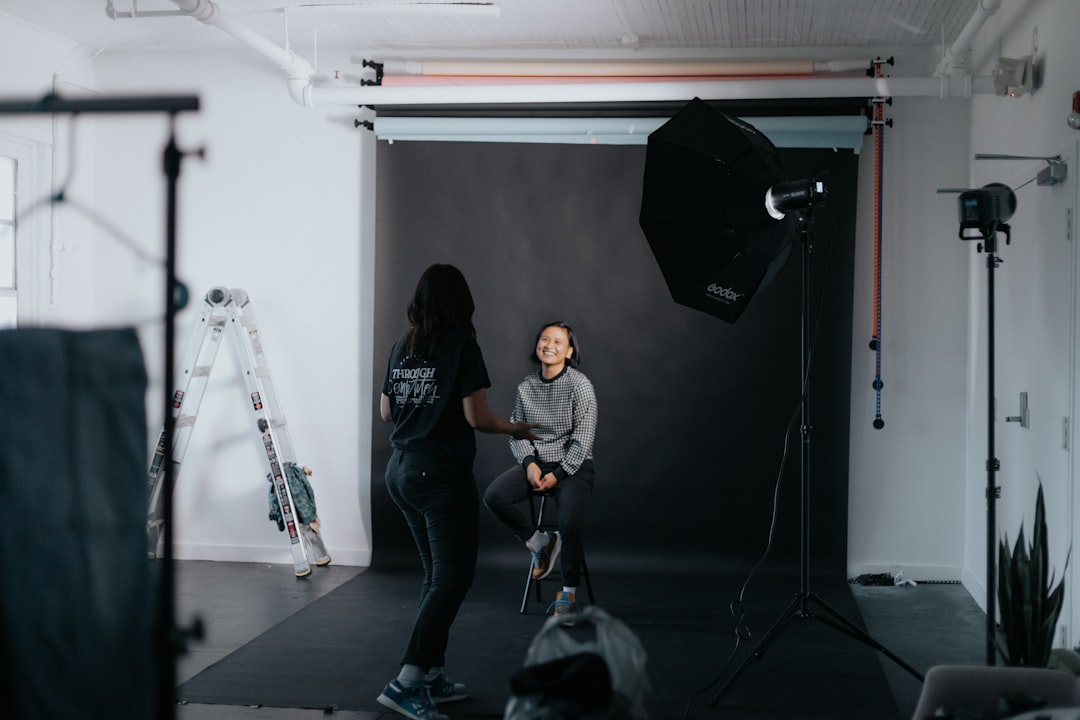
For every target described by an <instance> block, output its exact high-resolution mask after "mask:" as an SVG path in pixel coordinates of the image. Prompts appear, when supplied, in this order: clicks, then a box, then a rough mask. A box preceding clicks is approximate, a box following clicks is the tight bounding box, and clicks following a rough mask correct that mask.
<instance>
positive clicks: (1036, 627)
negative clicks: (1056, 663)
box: [998, 482, 1072, 667]
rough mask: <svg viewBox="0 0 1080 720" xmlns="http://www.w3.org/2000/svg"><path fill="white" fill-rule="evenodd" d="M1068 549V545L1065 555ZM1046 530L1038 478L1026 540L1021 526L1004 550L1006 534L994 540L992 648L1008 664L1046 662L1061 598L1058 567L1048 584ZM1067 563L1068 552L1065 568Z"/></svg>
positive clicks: (1063, 581) (1063, 580) (1041, 490)
mask: <svg viewBox="0 0 1080 720" xmlns="http://www.w3.org/2000/svg"><path fill="white" fill-rule="evenodd" d="M1071 554H1072V550H1071V549H1070V551H1069V555H1071ZM1049 555H1050V550H1049V541H1048V539H1047V532H1046V507H1045V504H1044V501H1043V489H1042V482H1040V483H1039V493H1038V496H1037V498H1036V500H1035V525H1034V528H1033V532H1032V539H1031V544H1030V545H1025V542H1024V526H1023V524H1021V525H1020V534H1019V535H1018V536H1017V538H1016V544H1015V545H1014V546H1013V549H1012V550H1011V551H1010V550H1009V546H1008V536H1006V537H1005V538H1004V539H1003V540H1002V541H1001V542H1000V543H999V544H998V606H999V611H1000V619H1001V634H1002V636H1003V637H1004V640H1005V648H1004V649H1002V648H1001V645H1000V644H998V651H999V652H1001V654H1002V655H1003V656H1004V658H1005V662H1006V663H1008V664H1009V665H1026V666H1029V667H1046V666H1047V664H1048V663H1049V661H1050V651H1051V649H1052V646H1053V642H1054V631H1055V630H1056V628H1057V621H1058V616H1059V615H1060V614H1061V608H1062V603H1063V601H1064V597H1065V578H1064V569H1063V570H1062V578H1061V580H1060V581H1059V582H1058V583H1057V586H1056V587H1055V586H1054V576H1053V573H1052V571H1051V569H1050V557H1049ZM1068 566H1069V556H1066V558H1065V567H1066V568H1067V567H1068Z"/></svg>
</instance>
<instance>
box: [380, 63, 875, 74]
mask: <svg viewBox="0 0 1080 720" xmlns="http://www.w3.org/2000/svg"><path fill="white" fill-rule="evenodd" d="M870 66H871V61H870V60H868V59H850V60H830V61H826V62H814V61H810V60H791V61H772V60H769V61H755V60H750V61H731V60H726V61H681V62H676V61H670V62H669V61H662V60H659V61H650V62H642V61H626V62H620V61H617V60H613V61H608V62H595V61H574V60H554V61H542V60H537V61H512V60H511V61H504V60H435V61H432V60H428V61H422V62H417V61H411V60H406V61H394V60H389V61H387V62H385V63H383V71H384V72H385V73H386V74H388V75H423V76H428V77H431V76H440V77H442V76H452V77H650V76H667V77H675V76H706V77H707V76H712V77H722V76H728V75H738V76H757V75H813V74H814V73H826V72H827V73H839V72H851V71H853V70H866V69H867V68H869V67H870Z"/></svg>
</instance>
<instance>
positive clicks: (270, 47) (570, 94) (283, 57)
mask: <svg viewBox="0 0 1080 720" xmlns="http://www.w3.org/2000/svg"><path fill="white" fill-rule="evenodd" d="M172 2H173V3H174V4H175V5H176V6H177V7H179V8H180V9H181V10H182V11H183V12H184V14H186V15H189V16H191V17H193V18H195V19H196V20H199V21H201V22H203V23H205V24H207V25H212V26H213V27H216V28H218V29H220V30H222V31H224V32H226V33H228V34H229V35H232V36H233V37H234V38H236V39H237V40H240V41H241V42H243V43H244V44H245V45H247V46H248V47H250V48H251V49H253V50H255V51H256V52H258V53H260V54H262V55H264V56H266V57H267V58H269V59H270V60H272V61H273V62H275V63H277V64H278V65H279V66H280V67H281V68H282V69H283V70H285V74H286V84H287V88H288V92H289V96H290V97H291V98H292V99H293V100H294V101H295V102H296V103H298V104H300V105H303V106H305V107H314V106H323V105H349V106H353V107H357V106H361V105H367V106H373V105H437V104H487V103H490V104H546V103H575V102H578V103H604V102H663V101H676V102H678V101H686V99H687V98H693V97H699V98H701V99H703V100H748V99H773V98H779V99H789V98H827V97H836V98H841V97H913V96H918V97H933V96H940V97H949V96H963V97H969V96H970V95H971V93H972V92H979V93H989V92H993V84H992V83H991V81H990V78H989V77H985V78H971V77H968V76H965V77H963V78H952V77H943V78H940V79H938V78H888V77H887V78H870V77H860V78H853V77H843V78H840V77H836V78H828V77H824V78H823V77H817V76H815V77H803V78H796V79H792V78H766V79H749V80H748V79H743V78H739V79H721V80H717V79H709V80H696V81H695V80H684V81H676V82H671V81H670V80H664V81H653V82H650V81H649V80H648V79H646V80H644V81H642V82H590V83H569V84H525V85H522V84H510V83H508V84H484V85H476V86H469V85H450V86H436V87H408V86H403V87H386V86H379V85H361V86H337V85H329V84H323V85H319V84H316V82H317V81H324V80H326V78H325V77H322V76H320V75H319V73H318V72H317V70H316V69H315V67H314V66H313V65H312V64H311V63H309V62H308V61H307V60H305V59H304V58H302V57H300V56H298V55H296V54H295V53H293V52H292V51H291V50H286V49H284V48H281V47H279V46H277V45H275V44H274V43H272V42H270V41H269V40H267V39H266V38H265V37H263V36H262V35H259V34H258V33H257V32H255V31H254V30H253V29H251V28H250V27H249V26H247V25H245V24H243V23H241V22H238V21H236V20H234V19H232V18H230V17H229V16H227V15H225V14H223V13H222V12H221V11H220V9H219V8H218V6H217V5H216V4H215V3H214V2H213V0H172ZM998 3H1000V0H980V7H983V6H987V7H988V8H989V6H992V5H995V4H998ZM995 9H996V8H995ZM972 24H973V23H969V25H972ZM980 24H981V23H980ZM976 29H977V28H976ZM965 30H966V29H965ZM973 32H974V30H972V31H971V33H972V34H973ZM965 34H967V33H962V35H965Z"/></svg>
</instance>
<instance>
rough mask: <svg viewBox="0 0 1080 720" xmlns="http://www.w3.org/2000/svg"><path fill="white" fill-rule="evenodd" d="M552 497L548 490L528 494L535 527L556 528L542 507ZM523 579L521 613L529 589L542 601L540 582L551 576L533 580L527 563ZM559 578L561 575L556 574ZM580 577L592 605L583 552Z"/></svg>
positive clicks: (525, 606) (590, 582) (593, 602)
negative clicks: (546, 518)
mask: <svg viewBox="0 0 1080 720" xmlns="http://www.w3.org/2000/svg"><path fill="white" fill-rule="evenodd" d="M550 497H552V493H551V491H550V490H537V491H534V492H532V493H530V494H529V512H530V513H536V529H537V530H542V531H552V530H557V529H558V525H556V524H554V523H550V522H545V521H544V508H545V507H546V506H547V500H548V498H550ZM536 498H540V503H539V506H538V505H537V502H536ZM526 577H527V579H526V580H525V593H524V594H523V595H522V596H521V610H520V612H521V614H522V615H524V614H525V610H526V608H527V607H528V606H529V590H531V589H532V588H534V587H535V588H536V602H543V598H542V597H541V594H540V583H542V582H544V581H545V580H551V579H552V576H551V575H548V576H547V577H546V578H543V579H542V580H534V579H533V576H532V563H531V562H530V563H529V574H528V575H527V576H526ZM558 577H559V579H560V580H561V579H562V577H561V575H560V576H558ZM581 579H582V580H584V581H585V590H586V591H587V592H588V593H589V602H590V603H591V604H593V605H595V604H596V599H595V598H594V597H593V591H592V580H590V579H589V564H588V563H587V562H586V561H585V553H584V552H582V554H581Z"/></svg>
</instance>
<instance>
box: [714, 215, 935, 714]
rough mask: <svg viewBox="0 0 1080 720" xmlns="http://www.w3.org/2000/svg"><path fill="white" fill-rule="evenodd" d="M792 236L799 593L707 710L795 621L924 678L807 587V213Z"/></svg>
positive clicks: (799, 218)
mask: <svg viewBox="0 0 1080 720" xmlns="http://www.w3.org/2000/svg"><path fill="white" fill-rule="evenodd" d="M797 223H798V226H797V228H798V229H797V232H798V236H799V244H800V245H801V258H802V272H801V275H802V302H801V304H802V318H801V319H802V351H801V376H800V387H801V388H802V402H801V405H800V423H801V425H800V434H801V438H802V443H801V452H800V471H799V474H800V478H799V480H800V483H799V484H800V519H799V524H800V540H799V591H798V592H797V593H795V596H794V597H793V598H792V600H791V602H790V603H788V606H787V608H786V609H785V610H784V611H783V612H782V613H781V614H780V616H779V617H778V618H777V619H776V621H775V622H774V623H773V624H772V626H771V627H770V628H769V630H768V631H767V632H766V633H765V635H764V636H762V638H761V640H760V641H759V642H758V644H757V646H755V647H754V649H753V651H751V653H750V654H749V655H747V657H746V658H745V659H744V660H743V662H742V663H741V664H740V665H739V666H738V667H737V668H735V670H734V671H733V672H732V673H731V675H730V676H728V678H727V680H726V681H725V682H724V684H723V685H722V686H721V687H720V689H719V690H718V691H717V693H716V695H714V696H713V699H712V701H711V702H710V705H716V704H717V703H718V702H719V701H720V699H721V698H723V696H724V695H725V694H726V693H727V691H728V690H729V689H730V688H731V686H732V685H734V684H735V681H736V680H738V679H739V677H740V676H741V675H742V674H743V672H745V671H746V669H747V668H749V667H750V664H751V663H752V662H753V661H754V660H756V659H758V658H760V657H762V656H763V655H764V654H765V651H766V650H767V649H768V648H769V645H770V644H771V643H772V641H773V640H775V639H776V637H777V636H778V635H779V634H780V631H781V630H783V629H784V628H785V627H786V626H787V624H788V623H789V622H791V621H792V620H795V619H810V620H817V621H819V622H822V623H824V624H825V625H827V626H829V627H831V628H833V629H835V630H839V631H840V632H843V633H845V634H847V635H849V636H850V637H852V638H854V639H856V640H858V641H860V642H862V643H864V644H866V645H868V646H870V647H872V648H874V649H875V650H877V651H879V652H881V653H882V654H883V655H885V656H886V657H888V658H889V659H890V660H892V661H893V662H895V663H896V664H897V665H899V666H900V667H902V668H903V669H904V670H906V671H907V672H909V673H911V674H912V675H913V676H914V677H915V678H916V679H918V680H919V681H920V682H922V680H923V676H922V674H921V673H919V671H918V670H916V669H915V668H913V667H912V666H911V665H909V664H908V663H906V662H904V661H903V660H902V659H901V658H899V657H898V656H897V655H895V654H894V653H893V652H892V651H890V650H889V649H888V648H886V647H885V646H884V645H882V644H881V643H880V642H878V641H877V640H875V639H874V638H873V637H871V636H870V635H869V634H868V633H867V632H866V631H865V630H863V629H862V628H861V627H859V626H858V625H856V624H855V623H854V622H852V621H851V620H849V619H848V618H846V617H844V616H843V615H842V614H841V613H840V612H838V611H837V610H835V609H833V608H832V607H831V606H830V605H829V604H828V603H827V602H825V600H823V599H822V598H821V596H820V595H818V594H817V593H815V592H814V591H813V590H812V589H811V587H810V433H811V431H812V429H813V428H812V426H811V424H810V387H809V386H810V383H809V370H810V350H811V333H812V326H811V318H810V252H811V249H812V244H813V237H812V232H811V226H812V225H813V217H812V213H811V209H810V208H805V209H803V210H799V211H798V216H797Z"/></svg>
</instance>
